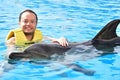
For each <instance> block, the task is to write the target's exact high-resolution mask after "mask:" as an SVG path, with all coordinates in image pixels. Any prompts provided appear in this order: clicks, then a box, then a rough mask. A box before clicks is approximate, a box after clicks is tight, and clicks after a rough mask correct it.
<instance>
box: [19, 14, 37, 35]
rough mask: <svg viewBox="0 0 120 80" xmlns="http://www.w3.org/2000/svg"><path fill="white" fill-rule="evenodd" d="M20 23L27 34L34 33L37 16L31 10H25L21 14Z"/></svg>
mask: <svg viewBox="0 0 120 80" xmlns="http://www.w3.org/2000/svg"><path fill="white" fill-rule="evenodd" d="M19 24H20V27H21V29H22V30H23V32H24V33H25V34H33V33H34V31H35V29H36V25H37V23H36V16H35V15H34V14H33V13H31V12H25V13H23V14H22V15H21V20H20V22H19Z"/></svg>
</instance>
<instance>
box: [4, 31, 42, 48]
mask: <svg viewBox="0 0 120 80" xmlns="http://www.w3.org/2000/svg"><path fill="white" fill-rule="evenodd" d="M11 37H15V45H17V46H28V45H29V44H33V43H36V42H41V41H42V32H41V31H40V30H38V29H36V30H35V32H34V37H33V39H32V40H31V41H29V40H27V38H26V36H25V34H24V33H23V31H22V30H21V29H15V30H11V31H10V32H9V34H8V35H7V38H6V40H8V39H10V38H11Z"/></svg>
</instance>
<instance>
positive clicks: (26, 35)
mask: <svg viewBox="0 0 120 80" xmlns="http://www.w3.org/2000/svg"><path fill="white" fill-rule="evenodd" d="M37 22H38V17H37V14H36V13H35V12H34V11H32V10H28V9H27V10H25V11H23V12H21V13H20V16H19V25H20V28H18V29H15V30H11V31H10V32H9V34H8V35H7V38H6V40H7V41H6V43H7V45H16V46H28V45H29V44H33V43H37V42H41V41H42V40H43V38H46V39H48V40H51V41H52V42H55V43H59V44H60V45H61V46H67V45H68V42H67V40H66V39H65V38H59V39H56V38H51V37H44V36H43V35H42V32H41V31H40V30H38V29H36V26H37Z"/></svg>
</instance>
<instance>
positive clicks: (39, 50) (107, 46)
mask: <svg viewBox="0 0 120 80" xmlns="http://www.w3.org/2000/svg"><path fill="white" fill-rule="evenodd" d="M119 23H120V19H115V20H113V21H110V22H109V23H108V24H107V25H105V26H104V27H103V29H102V30H101V31H100V32H99V33H98V34H97V35H96V36H95V37H94V38H93V39H92V40H89V41H86V42H83V43H69V46H68V47H62V46H60V45H59V44H54V43H50V44H45V43H42V44H41V43H35V44H33V45H31V46H29V47H28V48H26V49H25V50H24V51H23V52H12V53H11V54H10V55H9V58H10V59H11V60H20V59H23V58H29V59H39V58H45V59H50V58H51V56H52V55H53V54H58V55H64V53H66V52H67V53H68V54H69V53H70V54H74V51H76V49H77V50H79V51H80V50H82V49H81V47H82V46H83V45H84V46H93V47H94V48H96V49H97V50H98V51H99V50H102V51H105V50H106V51H113V48H114V46H116V45H120V37H118V36H117V34H116V29H117V26H118V24H119ZM82 48H84V47H82ZM78 54H81V53H80V52H78ZM84 54H86V53H84ZM90 54H91V56H89V58H88V59H90V58H91V57H96V56H95V55H94V54H92V53H90ZM105 54H106V53H101V54H97V53H96V55H97V56H103V55H105ZM86 55H88V54H86ZM66 66H68V67H70V66H72V67H71V68H72V69H73V70H75V71H79V72H82V73H84V74H86V75H94V73H95V71H92V70H87V69H84V68H82V67H81V66H78V65H76V64H67V65H66Z"/></svg>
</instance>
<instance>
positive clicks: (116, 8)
mask: <svg viewBox="0 0 120 80" xmlns="http://www.w3.org/2000/svg"><path fill="white" fill-rule="evenodd" d="M0 3H1V4H0V10H1V11H0V64H2V63H3V62H4V53H6V46H5V43H4V41H5V37H6V35H7V33H8V31H9V30H11V29H14V28H17V27H19V26H18V16H19V13H20V12H21V11H23V10H24V9H32V10H34V11H35V12H36V13H37V14H38V17H39V22H38V25H37V27H38V28H39V29H40V30H41V31H42V32H43V34H44V35H48V36H51V37H56V38H59V37H61V36H64V37H66V38H67V39H68V41H70V42H84V41H87V40H90V39H92V38H93V37H94V36H95V35H96V34H97V32H99V30H100V29H102V28H103V27H104V25H105V24H107V23H108V22H109V21H111V20H114V19H120V0H0ZM117 32H118V35H119V32H120V31H119V29H117ZM119 49H120V47H119V46H117V47H115V51H116V53H118V54H110V55H106V56H103V57H98V58H93V59H89V60H87V61H80V60H79V59H78V60H77V59H76V60H75V59H74V60H72V62H73V63H77V64H79V65H81V66H82V67H84V68H87V69H92V70H95V71H96V73H95V75H94V76H86V75H84V74H82V73H79V72H76V71H73V70H71V69H70V68H67V67H65V66H64V65H62V64H60V63H59V61H55V62H54V61H53V62H51V61H41V63H40V64H39V65H37V64H32V63H29V62H20V63H18V64H15V68H13V69H10V70H8V71H5V72H4V73H2V74H0V80H26V79H27V80H120V54H119V53H120V50H119ZM68 58H69V57H68ZM46 63H47V64H46ZM8 67H9V66H8ZM0 70H1V69H0ZM0 73H1V72H0Z"/></svg>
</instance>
